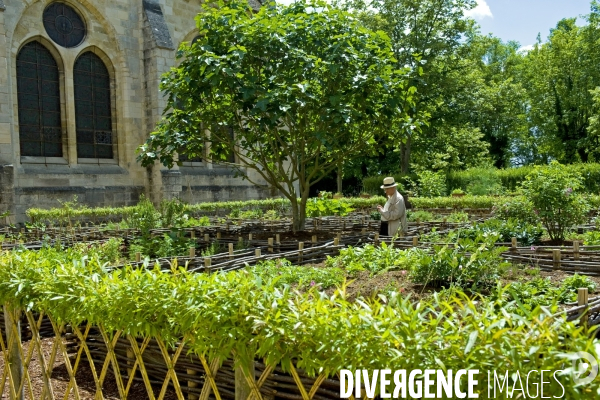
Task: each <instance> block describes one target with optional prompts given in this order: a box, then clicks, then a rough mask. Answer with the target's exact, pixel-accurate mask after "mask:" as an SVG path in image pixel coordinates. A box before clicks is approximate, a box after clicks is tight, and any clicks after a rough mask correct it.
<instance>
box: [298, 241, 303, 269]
mask: <svg viewBox="0 0 600 400" xmlns="http://www.w3.org/2000/svg"><path fill="white" fill-rule="evenodd" d="M298 250H299V251H298V264H300V263H302V255H303V253H304V252H303V251H302V250H304V242H298Z"/></svg>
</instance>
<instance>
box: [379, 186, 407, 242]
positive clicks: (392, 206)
mask: <svg viewBox="0 0 600 400" xmlns="http://www.w3.org/2000/svg"><path fill="white" fill-rule="evenodd" d="M381 220H382V221H387V223H388V236H394V235H395V234H396V232H397V231H398V229H399V228H402V230H401V232H402V233H406V232H407V231H408V222H407V221H406V207H405V205H404V198H403V197H402V195H401V194H400V193H398V191H397V190H396V192H395V193H394V194H393V195H391V196H390V197H389V198H388V200H387V202H386V203H385V205H384V206H383V210H381Z"/></svg>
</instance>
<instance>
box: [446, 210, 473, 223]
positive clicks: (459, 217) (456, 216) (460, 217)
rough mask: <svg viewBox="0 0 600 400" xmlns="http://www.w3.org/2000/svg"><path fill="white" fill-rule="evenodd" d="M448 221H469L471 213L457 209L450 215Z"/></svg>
mask: <svg viewBox="0 0 600 400" xmlns="http://www.w3.org/2000/svg"><path fill="white" fill-rule="evenodd" d="M446 221H447V222H454V223H462V222H469V214H467V213H466V212H464V211H455V212H453V213H452V214H450V215H448V217H447V218H446Z"/></svg>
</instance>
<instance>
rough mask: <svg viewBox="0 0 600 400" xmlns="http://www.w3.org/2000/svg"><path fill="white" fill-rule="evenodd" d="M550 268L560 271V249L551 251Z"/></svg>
mask: <svg viewBox="0 0 600 400" xmlns="http://www.w3.org/2000/svg"><path fill="white" fill-rule="evenodd" d="M552 267H553V268H554V269H560V249H555V250H552Z"/></svg>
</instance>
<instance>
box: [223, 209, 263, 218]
mask: <svg viewBox="0 0 600 400" xmlns="http://www.w3.org/2000/svg"><path fill="white" fill-rule="evenodd" d="M262 216H263V211H262V210H261V209H260V208H254V209H251V210H245V211H242V210H240V209H239V208H236V209H234V210H232V211H231V213H229V215H228V217H229V218H240V219H259V218H261V217H262Z"/></svg>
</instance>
